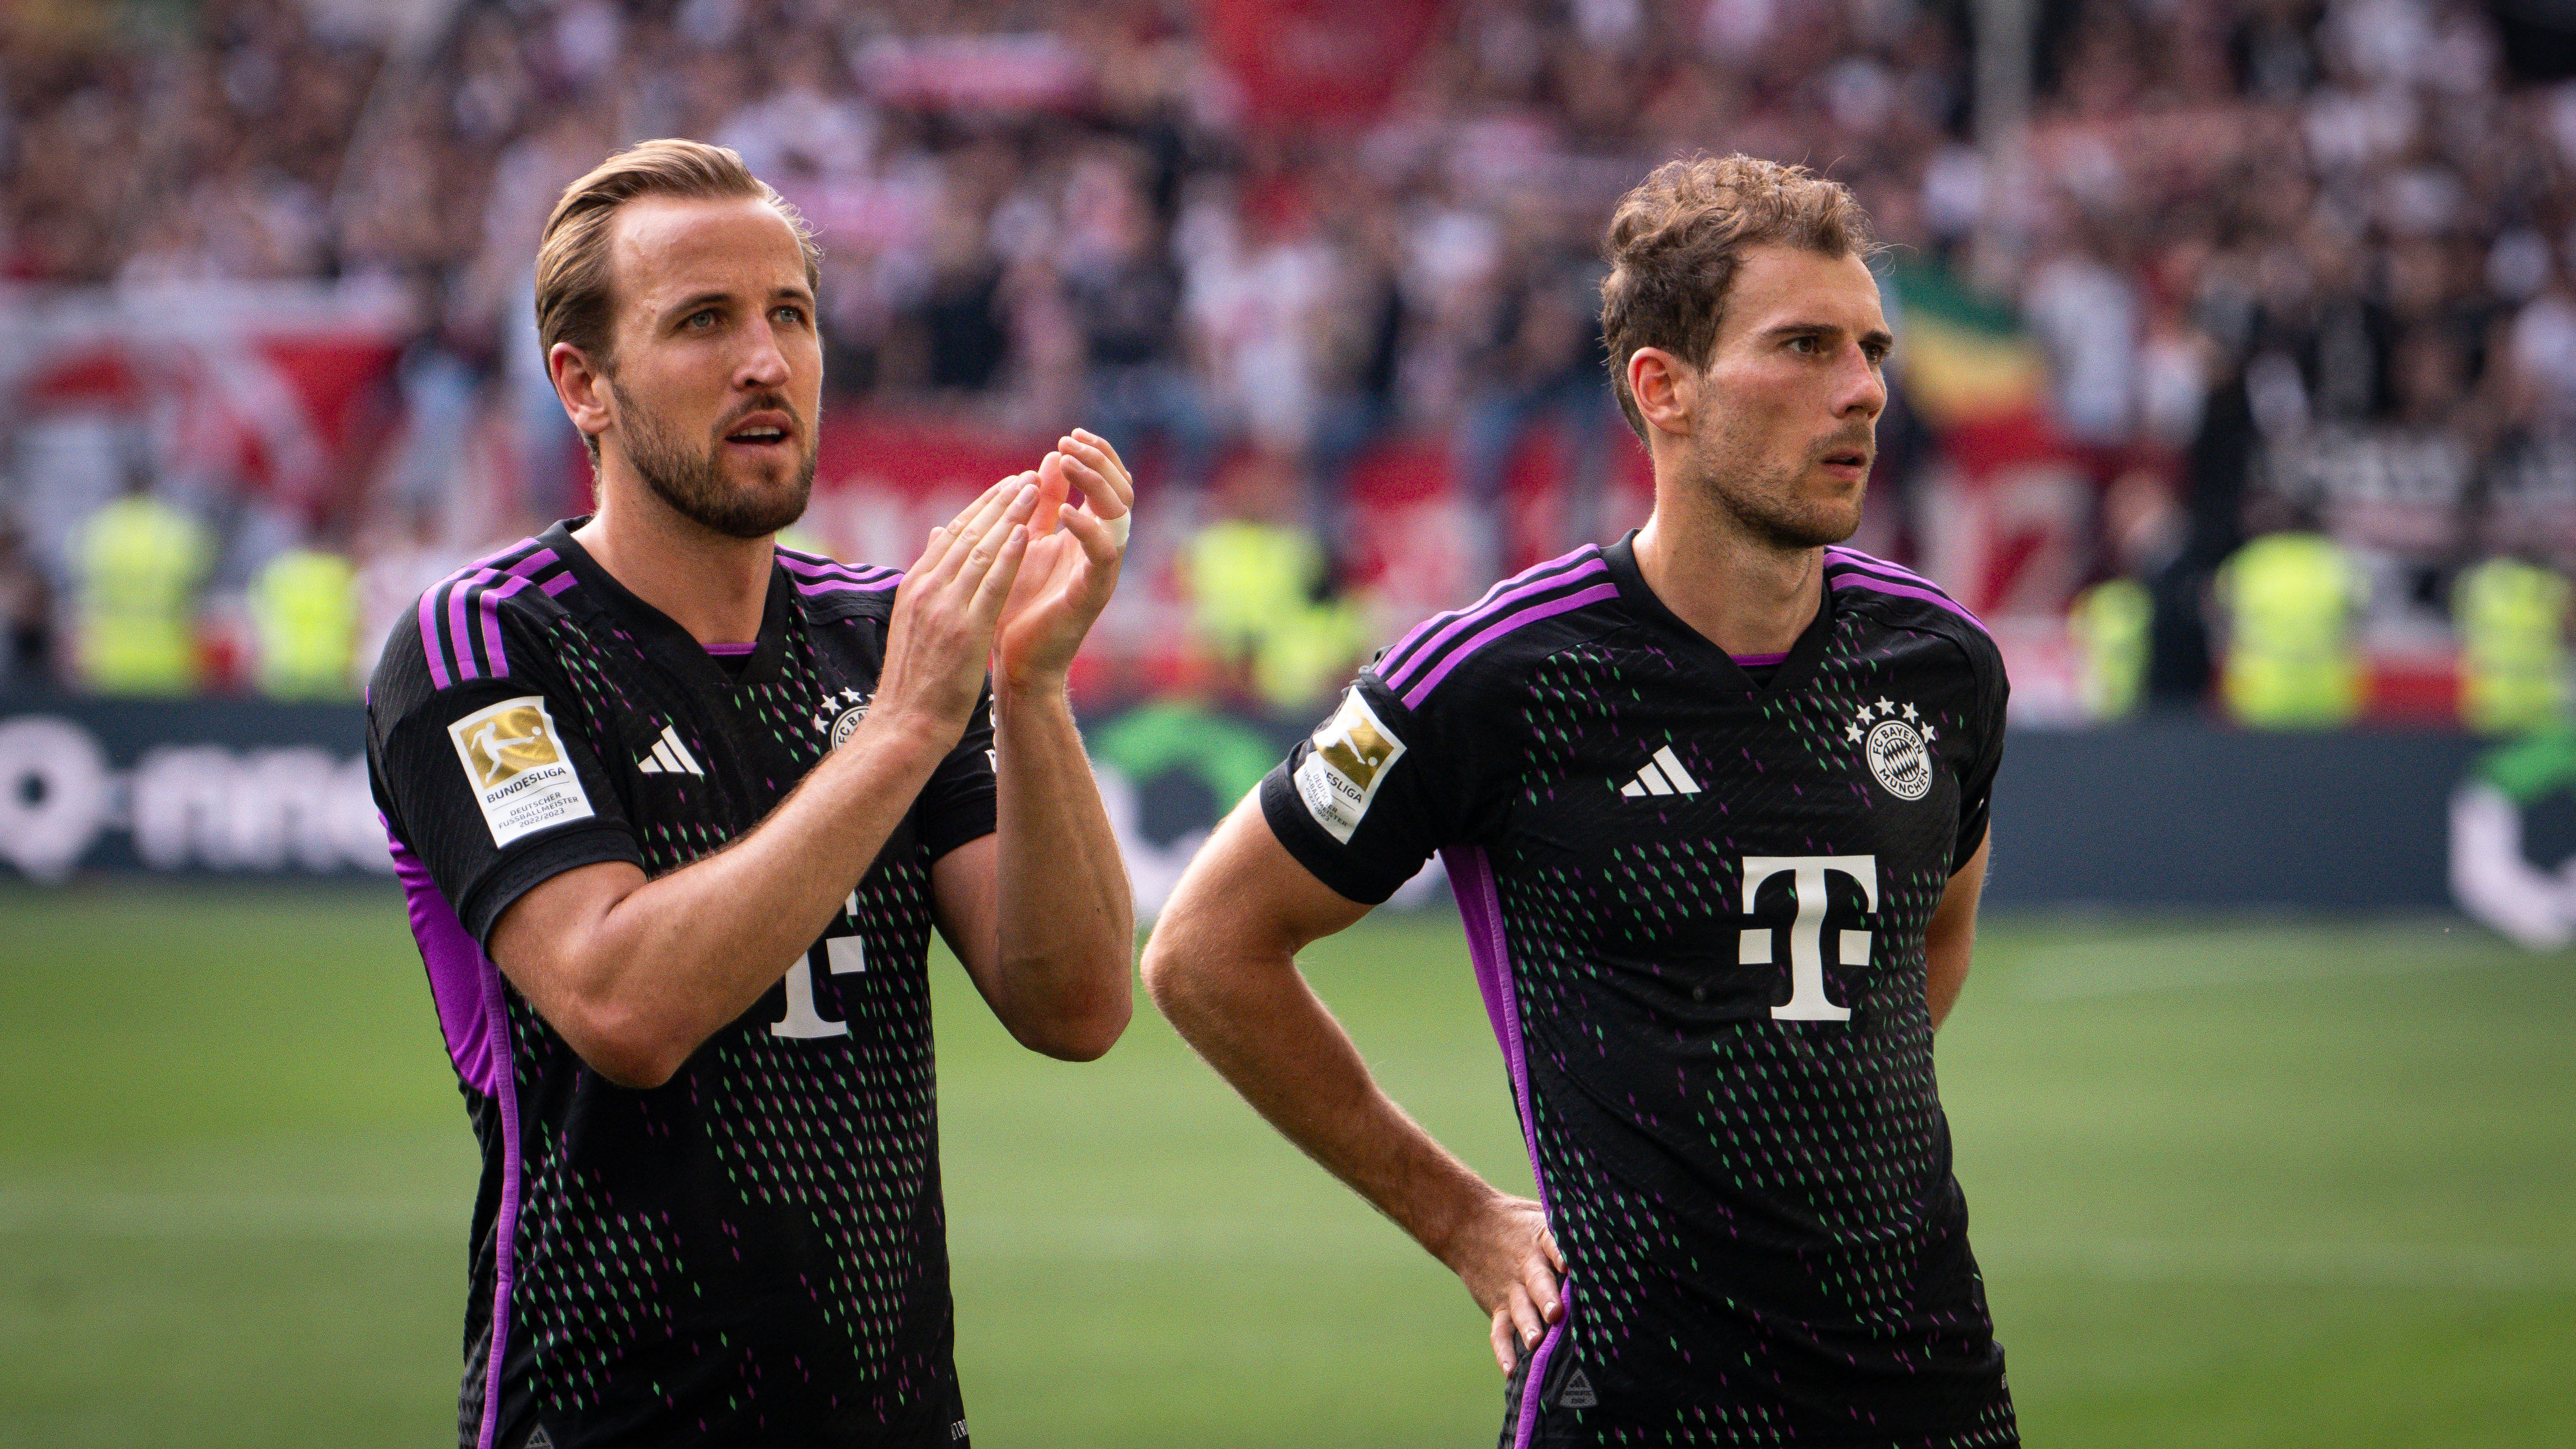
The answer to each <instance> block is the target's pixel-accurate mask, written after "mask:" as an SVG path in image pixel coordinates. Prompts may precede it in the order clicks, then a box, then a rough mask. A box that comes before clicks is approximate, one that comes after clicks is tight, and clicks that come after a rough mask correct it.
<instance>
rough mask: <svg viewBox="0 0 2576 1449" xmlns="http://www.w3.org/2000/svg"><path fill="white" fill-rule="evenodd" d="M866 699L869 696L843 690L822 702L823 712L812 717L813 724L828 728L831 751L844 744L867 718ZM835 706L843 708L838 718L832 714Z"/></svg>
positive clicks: (855, 691) (852, 690) (853, 690)
mask: <svg viewBox="0 0 2576 1449" xmlns="http://www.w3.org/2000/svg"><path fill="white" fill-rule="evenodd" d="M868 699H869V696H867V695H864V694H861V693H859V692H858V691H857V690H855V689H844V690H840V691H838V692H836V693H834V694H832V695H831V696H829V697H828V698H826V699H825V700H824V701H823V712H822V713H821V714H818V715H816V716H814V723H815V725H816V727H818V728H821V727H826V726H828V727H829V728H830V730H831V732H832V748H833V749H836V750H837V749H839V748H840V747H841V746H842V745H843V744H844V743H846V742H847V741H848V740H849V738H850V736H851V734H852V733H854V732H855V731H856V730H857V729H858V727H859V721H861V720H863V719H866V718H867V717H868ZM835 704H839V705H842V706H845V707H844V708H843V709H842V710H841V713H840V715H839V717H838V718H835V717H834V716H833V714H832V706H833V705H835Z"/></svg>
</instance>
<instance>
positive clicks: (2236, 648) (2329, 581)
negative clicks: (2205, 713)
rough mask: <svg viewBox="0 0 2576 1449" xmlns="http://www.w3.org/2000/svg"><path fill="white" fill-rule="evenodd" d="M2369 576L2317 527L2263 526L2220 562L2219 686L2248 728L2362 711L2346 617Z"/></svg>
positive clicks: (2323, 720) (2357, 607) (2333, 721)
mask: <svg viewBox="0 0 2576 1449" xmlns="http://www.w3.org/2000/svg"><path fill="white" fill-rule="evenodd" d="M2369 588H2370V586H2369V582H2368V580H2366V579H2365V578H2364V577H2363V576H2362V572H2361V569H2360V568H2359V566H2358V565H2356V564H2355V563H2354V562H2353V560H2352V556H2351V555H2350V554H2348V553H2346V552H2345V551H2344V548H2343V545H2341V544H2339V543H2336V542H2335V541H2334V540H2333V539H2331V538H2327V537H2326V536H2324V535H2323V534H2316V533H2304V532H2290V533H2272V534H2266V535H2264V536H2263V537H2261V538H2257V539H2255V540H2254V541H2253V542H2251V543H2248V544H2246V545H2245V546H2244V547H2243V548H2241V549H2238V550H2237V551H2236V554H2235V556H2234V557H2232V558H2230V559H2228V560H2227V562H2226V563H2224V564H2221V565H2219V569H2218V590H2219V597H2220V599H2221V600H2222V602H2223V605H2224V608H2225V611H2226V620H2227V663H2226V665H2225V667H2224V669H2223V671H2222V672H2221V674H2220V679H2219V687H2220V692H2221V693H2222V694H2223V695H2224V696H2225V698H2226V700H2227V709H2228V713H2229V714H2231V715H2233V716H2234V717H2235V718H2236V720H2237V722H2238V723H2240V724H2246V725H2251V726H2253V727H2254V728H2256V729H2321V728H2331V727H2333V726H2336V725H2343V724H2349V723H2351V722H2352V720H2353V717H2354V716H2356V715H2358V714H2359V713H2360V712H2361V704H2362V671H2361V657H2360V651H2359V650H2358V649H2356V648H2355V647H2354V644H2353V637H2352V634H2353V629H2352V626H2353V620H2354V618H2355V616H2356V615H2358V614H2359V613H2360V611H2361V606H2362V605H2363V603H2364V602H2365V601H2366V600H2367V599H2368V597H2369Z"/></svg>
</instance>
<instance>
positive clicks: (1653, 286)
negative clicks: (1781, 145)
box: [1601, 155, 1877, 438]
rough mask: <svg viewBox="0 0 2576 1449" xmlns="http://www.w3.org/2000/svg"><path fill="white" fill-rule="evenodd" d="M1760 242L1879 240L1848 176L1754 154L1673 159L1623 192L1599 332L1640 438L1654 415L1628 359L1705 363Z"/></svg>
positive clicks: (1845, 251) (1823, 244)
mask: <svg viewBox="0 0 2576 1449" xmlns="http://www.w3.org/2000/svg"><path fill="white" fill-rule="evenodd" d="M1754 246H1791V247H1797V248H1799V249H1801V250H1805V251H1811V252H1816V253H1819V254H1821V255H1824V256H1829V257H1843V256H1857V257H1867V256H1868V255H1869V254H1870V253H1871V252H1872V251H1874V250H1875V249H1876V247H1877V243H1876V241H1875V240H1874V239H1873V238H1872V236H1871V235H1870V229H1869V215H1868V213H1866V212H1864V211H1862V210H1861V209H1860V203H1859V202H1858V201H1857V200H1854V199H1853V197H1852V194H1851V191H1850V189H1849V188H1847V187H1845V186H1844V185H1843V184H1842V183H1841V182H1839V181H1828V180H1826V179H1825V178H1824V177H1821V176H1818V175H1816V174H1815V173H1814V172H1812V171H1809V170H1808V169H1807V168H1806V167H1804V166H1783V165H1781V164H1780V163H1779V162H1776V161H1763V160H1759V159H1757V158H1755V157H1751V156H1742V155H1737V156H1727V157H1723V158H1719V157H1712V156H1694V157H1692V158H1691V159H1689V160H1687V161H1667V162H1665V163H1664V164H1663V165H1661V166H1658V167H1656V168H1655V169H1654V171H1653V172H1652V173H1650V174H1649V175H1648V176H1647V177H1646V179H1645V180H1643V181H1641V182H1639V183H1637V185H1636V187H1635V188H1634V189H1633V190H1631V191H1629V193H1628V194H1627V195H1625V196H1623V197H1621V198H1619V206H1618V209H1617V210H1616V211H1614V212H1612V213H1611V216H1610V233H1609V236H1608V238H1607V240H1606V241H1605V242H1604V244H1603V248H1602V250H1603V253H1604V255H1605V257H1606V258H1607V260H1608V261H1609V263H1610V275H1609V276H1608V277H1606V278H1604V279H1603V280H1602V283H1601V337H1602V341H1603V342H1604V343H1606V344H1607V345H1608V347H1609V351H1610V385H1611V387H1612V388H1613V389H1614V390H1615V391H1616V392H1617V393H1618V396H1619V410H1620V411H1621V412H1623V413H1626V414H1627V415H1628V426H1629V427H1631V428H1634V429H1636V430H1637V436H1638V437H1639V438H1644V437H1645V436H1646V419H1645V417H1644V415H1643V414H1641V413H1639V412H1638V411H1637V400H1636V398H1635V397H1633V396H1631V395H1630V394H1629V391H1628V359H1629V358H1630V357H1632V356H1634V355H1635V354H1636V351H1637V349H1638V348H1640V347H1660V348H1662V349H1663V350H1665V351H1666V352H1669V353H1671V354H1673V355H1674V356H1675V357H1678V358H1680V359H1681V360H1682V361H1683V362H1685V363H1688V364H1689V365H1690V366H1691V367H1693V368H1705V367H1707V366H1708V359H1709V353H1710V352H1711V351H1712V350H1714V349H1715V347H1716V346H1717V332H1718V324H1719V323H1720V322H1721V321H1723V320H1724V318H1725V316H1726V293H1727V289H1728V288H1729V287H1730V286H1732V285H1733V284H1734V281H1735V268H1736V266H1737V264H1738V263H1740V262H1741V261H1742V260H1743V258H1744V249H1745V248H1747V247H1754Z"/></svg>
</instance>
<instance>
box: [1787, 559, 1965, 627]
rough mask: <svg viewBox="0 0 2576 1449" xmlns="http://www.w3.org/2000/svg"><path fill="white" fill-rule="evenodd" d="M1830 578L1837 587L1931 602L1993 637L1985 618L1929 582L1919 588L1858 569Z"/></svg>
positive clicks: (1830, 576) (1846, 570) (1844, 571)
mask: <svg viewBox="0 0 2576 1449" xmlns="http://www.w3.org/2000/svg"><path fill="white" fill-rule="evenodd" d="M1828 580H1829V582H1831V583H1832V584H1833V586H1834V587H1835V588H1837V589H1872V590H1875V591H1877V592H1879V593H1882V594H1898V595H1902V596H1903V597H1905V598H1909V599H1921V600H1922V601H1923V602H1925V603H1927V604H1930V605H1932V606H1934V607H1935V608H1941V609H1947V610H1949V611H1950V612H1951V613H1953V614H1956V615H1958V616H1959V617H1960V618H1962V619H1965V620H1967V621H1968V622H1969V623H1971V624H1974V625H1976V626H1977V632H1978V633H1980V634H1986V635H1987V636H1988V637H1992V631H1990V630H1988V629H1987V628H1986V624H1985V621H1984V620H1983V619H1980V618H1978V617H1977V616H1976V615H1974V614H1971V613H1969V612H1968V611H1967V609H1966V608H1965V607H1964V606H1962V605H1961V604H1960V603H1959V602H1958V601H1957V600H1956V599H1953V598H1951V597H1950V596H1949V595H1948V594H1945V593H1942V592H1941V591H1940V590H1939V589H1936V588H1933V587H1932V586H1930V585H1929V584H1926V585H1925V586H1923V587H1922V588H1919V589H1918V588H1916V587H1914V586H1913V585H1912V584H1900V583H1897V582H1894V581H1893V580H1889V579H1882V578H1880V577H1878V576H1877V575H1876V574H1867V573H1862V572H1861V571H1860V570H1858V569H1845V570H1843V571H1841V572H1838V573H1834V574H1831V575H1829V576H1828Z"/></svg>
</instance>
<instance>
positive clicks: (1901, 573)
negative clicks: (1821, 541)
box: [1825, 544, 1941, 589]
mask: <svg viewBox="0 0 2576 1449" xmlns="http://www.w3.org/2000/svg"><path fill="white" fill-rule="evenodd" d="M1825 562H1827V563H1830V564H1849V565H1851V566H1852V567H1854V568H1863V569H1867V570H1869V571H1870V572H1871V573H1874V574H1878V575H1880V576H1882V577H1885V578H1891V579H1894V580H1896V581H1897V582H1899V583H1907V584H1921V585H1922V586H1923V587H1925V588H1927V589H1937V588H1939V587H1941V586H1940V585H1939V584H1936V583H1934V582H1932V580H1930V579H1929V578H1926V577H1924V576H1923V575H1922V574H1918V573H1916V572H1915V571H1914V570H1912V569H1909V568H1906V567H1905V566H1904V565H1902V564H1892V563H1889V562H1888V561H1887V560H1885V559H1883V558H1879V557H1877V556H1875V555H1873V554H1866V553H1862V552H1861V551H1860V550H1859V549H1856V548H1843V547H1841V546H1839V545H1836V544H1827V545H1826V546H1825Z"/></svg>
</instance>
